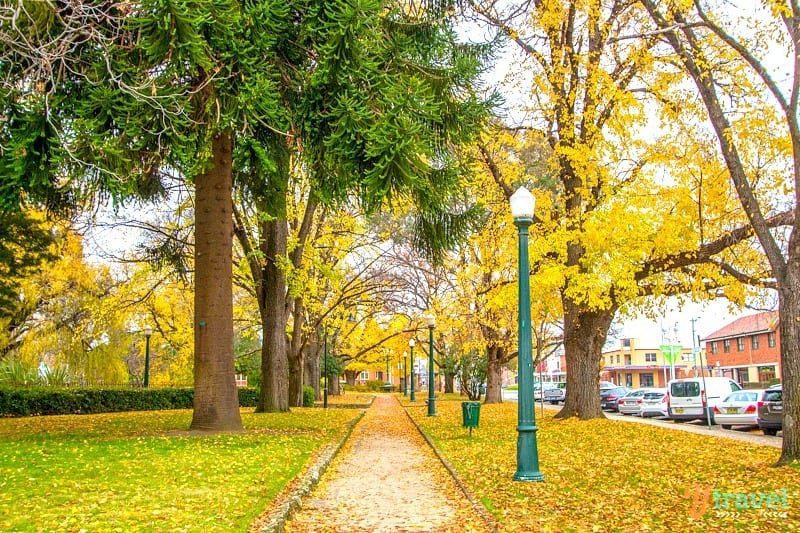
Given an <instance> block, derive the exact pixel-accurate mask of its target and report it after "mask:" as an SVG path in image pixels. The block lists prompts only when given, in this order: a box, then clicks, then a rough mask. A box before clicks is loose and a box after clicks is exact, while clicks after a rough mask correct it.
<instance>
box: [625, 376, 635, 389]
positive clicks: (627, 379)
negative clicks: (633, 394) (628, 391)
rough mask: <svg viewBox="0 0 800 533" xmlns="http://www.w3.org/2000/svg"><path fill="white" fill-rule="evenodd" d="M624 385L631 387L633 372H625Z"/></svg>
mask: <svg viewBox="0 0 800 533" xmlns="http://www.w3.org/2000/svg"><path fill="white" fill-rule="evenodd" d="M625 386H626V387H633V374H625Z"/></svg>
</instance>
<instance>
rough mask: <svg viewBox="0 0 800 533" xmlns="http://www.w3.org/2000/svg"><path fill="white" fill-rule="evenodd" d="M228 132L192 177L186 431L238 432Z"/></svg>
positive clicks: (224, 133) (214, 143)
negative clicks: (190, 386)
mask: <svg viewBox="0 0 800 533" xmlns="http://www.w3.org/2000/svg"><path fill="white" fill-rule="evenodd" d="M232 150H233V139H232V134H231V133H230V132H229V131H226V132H223V133H220V134H219V135H217V136H216V137H214V139H213V141H212V160H211V166H210V167H209V169H208V170H207V171H206V172H204V173H202V174H200V175H198V176H197V177H196V178H195V251H194V262H195V278H194V281H195V293H194V314H195V320H194V413H193V414H192V424H191V429H194V430H204V431H235V430H241V429H242V418H241V415H240V414H239V396H238V393H237V391H236V381H235V377H234V374H235V371H234V357H233V293H232V283H233V270H232V260H231V256H232V250H233V242H232V240H233V218H232V209H233V201H232V198H231V190H232V187H233V183H232V169H233V167H232V165H233V162H232V159H231V153H232Z"/></svg>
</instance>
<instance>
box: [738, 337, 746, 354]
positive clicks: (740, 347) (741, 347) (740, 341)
mask: <svg viewBox="0 0 800 533" xmlns="http://www.w3.org/2000/svg"><path fill="white" fill-rule="evenodd" d="M736 350H737V351H740V352H743V351H744V337H739V338H738V339H736Z"/></svg>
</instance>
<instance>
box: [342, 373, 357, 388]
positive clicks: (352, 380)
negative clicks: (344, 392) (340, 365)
mask: <svg viewBox="0 0 800 533" xmlns="http://www.w3.org/2000/svg"><path fill="white" fill-rule="evenodd" d="M357 375H358V372H356V371H355V370H345V371H344V380H345V381H346V382H347V384H348V385H350V386H351V387H354V386H355V384H356V376H357Z"/></svg>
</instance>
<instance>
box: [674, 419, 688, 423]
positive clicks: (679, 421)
mask: <svg viewBox="0 0 800 533" xmlns="http://www.w3.org/2000/svg"><path fill="white" fill-rule="evenodd" d="M672 421H673V422H675V423H676V424H683V423H684V422H686V420H681V419H680V418H673V419H672Z"/></svg>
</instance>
